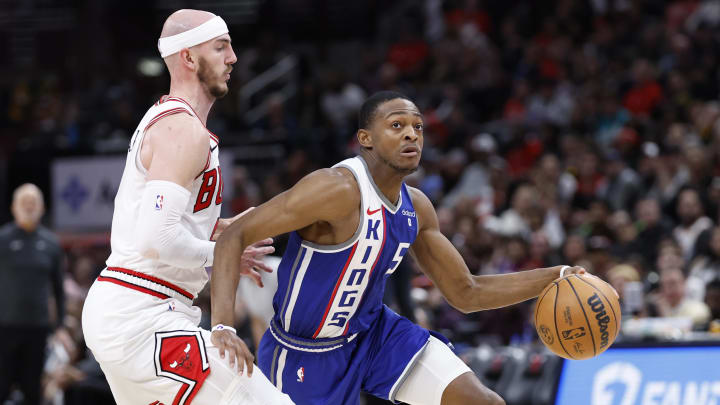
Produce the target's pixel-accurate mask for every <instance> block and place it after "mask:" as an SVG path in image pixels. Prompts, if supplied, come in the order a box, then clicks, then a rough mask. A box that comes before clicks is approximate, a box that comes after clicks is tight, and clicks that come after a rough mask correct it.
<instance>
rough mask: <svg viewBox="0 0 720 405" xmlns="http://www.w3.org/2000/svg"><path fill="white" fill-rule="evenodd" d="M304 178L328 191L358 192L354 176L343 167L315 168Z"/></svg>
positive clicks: (358, 188)
mask: <svg viewBox="0 0 720 405" xmlns="http://www.w3.org/2000/svg"><path fill="white" fill-rule="evenodd" d="M305 179H306V180H307V181H312V182H314V183H316V184H317V185H319V186H322V187H324V188H325V190H326V192H328V193H351V192H357V193H359V192H360V187H359V186H358V183H357V180H356V179H355V176H354V175H353V174H352V172H350V170H349V169H346V168H344V167H329V168H324V169H319V170H315V171H314V172H312V173H310V174H308V175H307V176H306V177H305Z"/></svg>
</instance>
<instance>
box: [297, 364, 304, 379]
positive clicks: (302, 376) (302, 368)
mask: <svg viewBox="0 0 720 405" xmlns="http://www.w3.org/2000/svg"><path fill="white" fill-rule="evenodd" d="M297 375H298V379H297V380H298V382H304V381H305V367H300V368H299V369H298V371H297Z"/></svg>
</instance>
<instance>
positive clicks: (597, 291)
mask: <svg viewBox="0 0 720 405" xmlns="http://www.w3.org/2000/svg"><path fill="white" fill-rule="evenodd" d="M569 269H573V268H569ZM534 320H535V329H536V330H537V332H538V336H540V339H541V340H542V342H543V343H544V344H545V346H547V348H548V349H550V350H551V351H552V352H553V353H555V354H557V355H558V356H560V357H564V358H566V359H573V360H582V359H589V358H591V357H595V356H597V355H599V354H600V353H602V352H604V351H605V350H607V348H608V347H610V345H612V343H613V342H614V341H615V338H616V337H617V335H618V333H619V332H620V322H621V313H620V303H619V301H618V296H617V292H616V291H615V290H614V289H613V288H612V287H611V286H610V285H609V284H608V283H606V282H604V281H602V280H601V279H600V278H598V277H595V276H593V275H591V274H589V273H586V272H584V270H583V271H582V272H580V271H578V272H577V273H571V274H568V269H566V271H565V272H564V274H563V277H560V278H558V279H556V280H554V281H553V282H552V283H550V284H549V285H548V286H547V287H546V288H545V289H544V290H543V292H542V293H540V296H539V297H538V301H537V303H536V305H535V319H534Z"/></svg>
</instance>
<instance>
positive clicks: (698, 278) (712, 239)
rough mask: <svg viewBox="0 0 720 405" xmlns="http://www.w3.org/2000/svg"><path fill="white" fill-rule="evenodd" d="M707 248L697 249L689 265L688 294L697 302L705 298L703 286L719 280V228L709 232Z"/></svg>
mask: <svg viewBox="0 0 720 405" xmlns="http://www.w3.org/2000/svg"><path fill="white" fill-rule="evenodd" d="M708 233H709V240H708V243H707V246H703V247H702V249H698V251H697V256H696V257H695V259H693V261H692V262H691V263H690V266H689V267H690V272H689V276H688V281H687V282H688V293H689V294H690V296H691V297H692V298H694V299H697V300H702V299H703V298H704V297H705V285H706V284H707V283H708V282H710V281H711V280H713V279H717V278H720V227H717V226H716V227H713V228H711V229H710V230H709V232H708Z"/></svg>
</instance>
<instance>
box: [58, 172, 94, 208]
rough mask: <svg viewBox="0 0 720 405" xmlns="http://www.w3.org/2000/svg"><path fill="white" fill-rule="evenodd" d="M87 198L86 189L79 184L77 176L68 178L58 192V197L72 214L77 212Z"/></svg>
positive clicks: (88, 194)
mask: <svg viewBox="0 0 720 405" xmlns="http://www.w3.org/2000/svg"><path fill="white" fill-rule="evenodd" d="M89 196H90V193H89V192H88V189H87V187H85V186H84V185H83V184H82V183H81V182H80V180H79V179H78V177H77V176H72V177H70V180H69V181H68V183H67V184H66V185H65V187H63V188H62V190H61V192H60V197H61V198H62V199H63V201H65V202H66V203H67V204H68V205H69V206H70V209H71V210H72V212H78V211H79V210H80V207H82V205H83V204H84V203H85V201H87V199H88V197H89Z"/></svg>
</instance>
